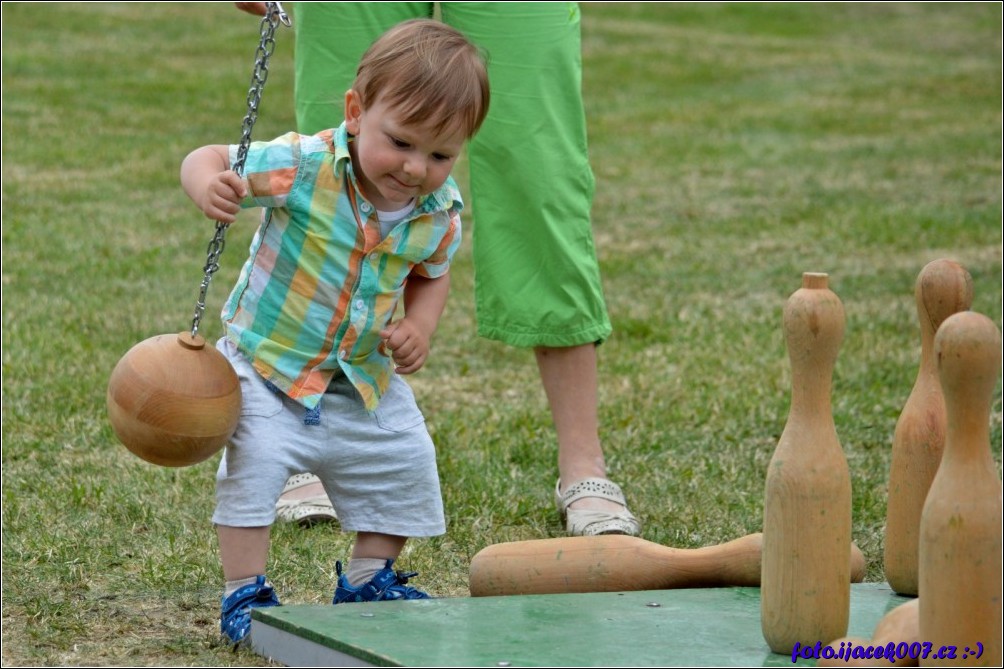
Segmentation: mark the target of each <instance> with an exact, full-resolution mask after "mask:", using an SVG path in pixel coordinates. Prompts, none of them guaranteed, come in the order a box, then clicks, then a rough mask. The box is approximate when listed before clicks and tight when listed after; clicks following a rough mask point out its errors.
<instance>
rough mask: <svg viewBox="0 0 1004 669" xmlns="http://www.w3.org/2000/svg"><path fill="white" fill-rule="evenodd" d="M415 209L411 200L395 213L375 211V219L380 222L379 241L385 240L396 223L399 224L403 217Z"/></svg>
mask: <svg viewBox="0 0 1004 669" xmlns="http://www.w3.org/2000/svg"><path fill="white" fill-rule="evenodd" d="M414 209H415V200H414V198H412V200H411V202H409V203H408V204H406V205H404V206H403V207H402V208H400V209H398V210H397V211H380V210H379V209H377V218H378V219H379V220H380V239H386V238H387V235H389V234H390V231H391V230H393V229H394V226H396V225H397V224H398V223H400V222H401V220H402V219H404V217H406V216H407V215H408V214H410V213H411V212H412V211H413V210H414Z"/></svg>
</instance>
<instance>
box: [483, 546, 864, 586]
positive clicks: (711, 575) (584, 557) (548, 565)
mask: <svg viewBox="0 0 1004 669" xmlns="http://www.w3.org/2000/svg"><path fill="white" fill-rule="evenodd" d="M761 546H762V535H761V534H759V533H757V534H748V535H746V536H744V537H740V538H739V539H734V540H732V541H729V542H726V543H724V544H719V545H716V546H705V547H703V548H671V547H669V546H663V545H661V544H657V543H654V542H651V541H646V540H644V539H640V538H638V537H631V536H626V535H617V534H610V535H601V536H596V537H561V538H558V539H537V540H531V541H512V542H508V543H501V544H494V545H492V546H488V547H487V548H484V549H483V550H481V551H480V552H478V554H477V555H475V556H474V559H473V560H471V570H470V589H471V595H472V596H473V597H486V596H496V595H545V594H561V593H570V592H625V591H634V590H668V589H673V588H700V587H720V586H751V587H756V586H758V585H760V551H761ZM850 548H851V553H850V560H849V562H848V564H849V565H850V573H851V578H853V579H856V580H857V581H858V582H860V581H862V580H864V576H865V558H864V555H862V554H861V551H860V550H859V549H858V547H857V546H853V545H852V546H851V547H850ZM845 560H846V558H845Z"/></svg>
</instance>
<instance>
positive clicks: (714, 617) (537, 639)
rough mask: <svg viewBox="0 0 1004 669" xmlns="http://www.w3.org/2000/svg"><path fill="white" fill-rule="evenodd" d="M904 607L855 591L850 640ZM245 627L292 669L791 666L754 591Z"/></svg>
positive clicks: (257, 644) (258, 619) (530, 599)
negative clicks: (771, 639)
mask: <svg viewBox="0 0 1004 669" xmlns="http://www.w3.org/2000/svg"><path fill="white" fill-rule="evenodd" d="M907 601H909V600H908V599H907V598H905V597H900V596H898V595H896V594H895V593H893V592H892V590H891V589H890V588H889V586H888V585H887V584H885V583H858V584H854V585H852V586H851V614H850V623H849V625H848V627H849V629H848V634H849V635H850V636H859V637H862V638H865V639H867V638H869V637H870V636H871V633H872V631H873V630H874V629H875V625H876V624H877V623H878V621H879V620H880V619H881V618H882V616H883V615H885V614H886V613H887V612H888V611H889V610H891V609H892V608H894V607H896V606H898V605H900V604H902V603H904V602H907ZM252 619H253V622H252V631H251V638H252V647H253V648H254V649H255V651H256V652H258V653H259V654H261V655H263V656H265V657H268V658H271V659H273V660H275V661H277V662H281V663H283V664H287V665H293V666H416V667H417V666H472V667H477V666H481V667H499V666H502V667H506V666H512V667H521V666H522V667H541V666H584V667H587V666H603V667H623V666H633V667H648V666H651V667H654V666H789V667H790V666H792V660H791V656H790V655H788V656H785V655H778V654H775V653H772V652H770V649H769V648H768V647H767V644H766V643H765V642H764V640H763V636H762V634H761V632H760V590H759V588H701V589H687V590H650V591H641V592H616V593H585V594H567V595H526V596H519V597H464V598H450V599H431V600H418V601H407V602H375V603H364V604H345V605H339V606H316V605H314V606H306V605H300V606H282V607H277V608H267V609H256V610H255V611H254V612H253V614H252ZM824 643H825V640H824ZM796 664H799V665H813V664H815V662H814V661H813V660H804V659H801V658H799V660H798V662H797V663H796Z"/></svg>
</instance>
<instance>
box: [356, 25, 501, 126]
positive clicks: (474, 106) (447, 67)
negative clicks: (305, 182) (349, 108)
mask: <svg viewBox="0 0 1004 669" xmlns="http://www.w3.org/2000/svg"><path fill="white" fill-rule="evenodd" d="M352 88H353V89H355V91H356V93H357V94H358V95H359V97H360V101H361V103H362V105H363V108H367V107H369V106H370V105H372V104H374V103H375V102H376V101H377V99H378V98H379V99H383V100H384V101H386V102H387V104H388V105H389V106H390V107H392V108H394V109H396V110H398V111H399V112H400V113H401V114H402V115H403V116H402V119H401V120H402V122H404V123H407V124H409V125H412V124H414V125H423V126H428V127H430V128H432V130H433V131H434V132H437V133H440V132H443V131H445V130H451V131H452V130H454V129H459V130H461V131H462V132H463V133H464V136H465V137H467V138H470V137H473V136H474V134H475V133H476V132H477V131H478V128H480V127H481V123H482V122H483V121H484V120H485V116H486V115H487V114H488V103H489V99H490V94H489V90H488V69H487V67H486V65H485V58H484V56H483V55H482V52H481V50H480V49H478V47H476V46H475V45H474V44H472V43H471V42H470V41H469V40H468V39H467V38H466V37H464V35H463V34H462V33H461V32H459V31H458V30H456V29H454V28H451V27H450V26H448V25H446V24H444V23H441V22H439V21H434V20H432V19H412V20H410V21H405V22H403V23H399V24H398V25H396V26H394V27H393V28H391V29H390V30H388V31H387V32H386V33H384V34H383V36H381V37H380V38H379V39H378V40H377V41H376V42H374V43H373V44H372V46H370V48H369V49H367V51H366V53H364V54H363V57H362V60H361V61H360V63H359V68H358V69H357V70H356V80H355V82H354V83H353V85H352Z"/></svg>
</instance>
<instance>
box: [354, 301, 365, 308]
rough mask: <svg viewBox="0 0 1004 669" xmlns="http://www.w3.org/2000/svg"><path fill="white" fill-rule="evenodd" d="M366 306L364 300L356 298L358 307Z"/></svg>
mask: <svg viewBox="0 0 1004 669" xmlns="http://www.w3.org/2000/svg"><path fill="white" fill-rule="evenodd" d="M365 306H366V303H365V302H363V301H362V300H356V309H362V308H363V307H365Z"/></svg>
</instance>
